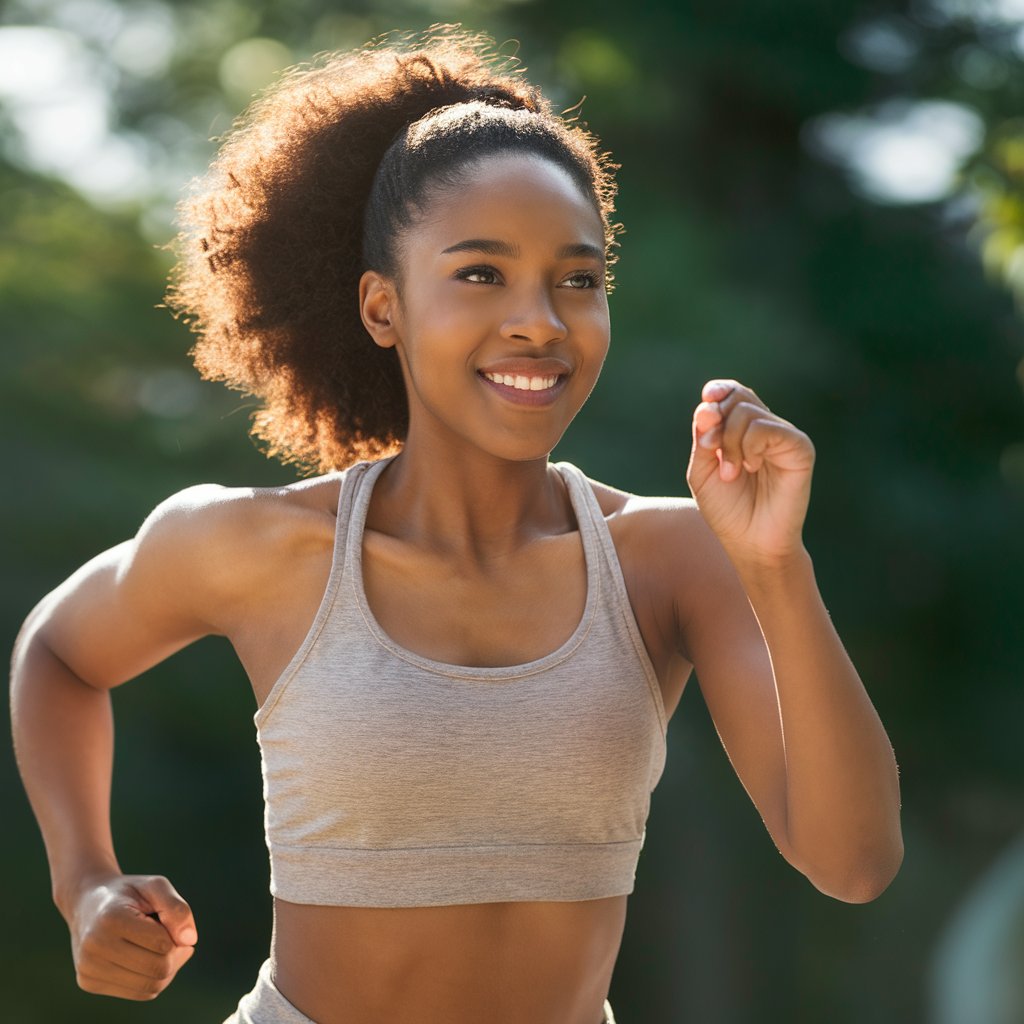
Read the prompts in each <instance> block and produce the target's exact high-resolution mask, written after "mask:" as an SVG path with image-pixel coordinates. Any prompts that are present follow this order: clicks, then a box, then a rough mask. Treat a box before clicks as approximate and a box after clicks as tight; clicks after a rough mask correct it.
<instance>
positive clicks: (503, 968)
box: [228, 477, 690, 1024]
mask: <svg viewBox="0 0 1024 1024" xmlns="http://www.w3.org/2000/svg"><path fill="white" fill-rule="evenodd" d="M594 489H595V494H596V496H597V498H598V502H599V504H600V506H601V509H602V511H603V513H604V515H605V517H606V521H607V522H608V526H609V529H610V532H611V536H612V539H613V542H614V543H615V547H616V551H617V554H618V557H619V562H620V565H621V568H622V572H623V576H624V579H625V582H626V588H627V592H628V594H629V598H630V603H631V606H632V608H633V610H634V614H635V616H636V619H637V624H638V626H639V628H640V632H641V635H642V637H643V639H644V642H645V645H646V647H647V652H648V654H649V655H650V658H651V661H652V663H653V665H654V667H655V670H656V672H657V675H658V679H659V683H660V686H661V690H662V697H663V702H664V705H665V708H666V712H667V713H668V714H671V713H672V712H673V711H674V709H675V707H676V705H677V704H678V702H679V698H680V696H681V694H682V690H683V687H684V685H685V682H686V679H687V678H688V676H689V673H690V665H689V663H688V662H687V661H686V660H685V658H683V657H682V656H681V655H680V654H679V653H678V652H677V651H676V649H675V644H674V635H675V631H674V629H673V628H672V626H671V624H670V623H669V622H668V621H666V618H665V616H666V609H671V600H666V599H664V598H666V597H667V595H663V594H659V593H657V589H658V587H659V586H660V583H659V578H658V574H657V573H652V572H651V571H650V570H651V563H650V558H651V555H652V553H651V551H650V546H651V545H650V543H649V539H648V538H647V537H645V535H644V531H643V530H642V529H640V525H642V524H640V518H641V517H640V516H639V515H634V514H632V513H631V507H632V506H631V501H632V502H634V503H635V501H636V499H631V496H630V495H627V494H624V493H622V492H619V491H615V490H613V489H611V488H607V487H603V486H601V485H597V484H595V485H594ZM338 495H339V481H338V478H337V477H324V478H321V479H319V480H316V481H308V482H305V483H303V484H302V485H300V486H298V487H294V488H285V489H282V490H280V491H274V492H264V493H263V494H261V496H260V497H258V498H257V499H256V500H258V501H261V502H267V503H270V504H268V505H267V506H266V507H265V509H264V514H263V515H261V516H260V517H259V521H260V522H265V523H266V524H267V529H268V530H269V532H270V533H271V534H272V537H270V538H269V539H270V540H272V541H274V543H260V544H259V545H253V549H254V550H255V549H256V548H257V547H258V549H259V550H260V551H261V552H262V554H261V556H260V557H261V561H262V564H261V565H260V567H259V571H258V572H257V573H256V574H255V575H256V576H257V577H259V578H260V579H265V580H266V581H268V583H269V582H270V581H273V583H272V585H268V586H263V587H260V586H251V587H249V592H250V594H251V597H248V598H247V599H246V600H245V601H244V602H243V603H241V604H240V605H239V606H238V612H237V614H236V615H235V624H234V625H233V626H232V628H231V629H230V630H229V631H228V636H229V639H230V640H231V641H232V643H233V645H234V647H235V650H236V651H237V653H238V656H239V658H240V660H241V661H242V664H243V665H244V667H245V669H246V671H247V673H248V675H249V678H250V680H251V682H252V686H253V691H254V694H255V697H256V700H257V703H260V704H261V703H262V702H263V700H264V699H265V697H266V695H267V694H268V693H269V692H270V690H271V688H272V687H273V684H274V682H275V681H276V679H277V678H278V676H279V675H280V673H281V672H282V670H283V669H284V668H285V666H286V665H287V664H288V662H289V660H290V659H291V657H292V655H293V654H294V652H295V651H296V650H297V649H298V648H299V646H300V645H301V643H302V641H303V639H304V637H305V636H306V633H307V632H308V630H309V628H310V624H311V623H312V621H313V619H314V617H315V615H316V612H317V609H318V607H319V605H320V601H321V598H322V596H323V592H324V589H325V587H326V584H327V580H328V576H329V573H330V565H331V554H332V550H333V544H334V537H335V525H336V510H337V504H338ZM379 525H380V524H379V523H378V521H377V520H375V517H374V512H373V507H372V505H371V511H370V516H369V518H368V520H367V525H366V530H365V534H364V539H363V581H364V586H365V590H366V595H367V599H368V601H369V604H370V606H371V609H372V611H373V614H374V617H375V618H376V619H377V621H378V622H379V623H380V625H381V627H382V628H383V629H384V631H385V632H386V633H387V634H388V635H389V636H390V637H392V639H394V640H395V641H396V642H397V643H399V644H400V645H401V646H403V647H405V648H407V649H409V650H412V651H414V652H416V653H418V654H421V655H423V656H426V657H429V658H432V659H435V660H438V661H444V662H448V663H453V664H464V665H507V664H518V663H522V662H526V661H531V660H534V659H536V658H540V657H542V656H543V655H545V654H547V653H548V652H549V651H552V650H555V649H557V648H558V646H559V645H560V644H561V643H563V642H564V641H565V639H566V638H567V637H568V636H570V635H571V634H572V632H573V630H574V629H575V628H576V626H577V624H578V622H579V620H580V617H581V614H582V611H583V607H584V604H585V601H586V566H585V561H584V556H583V548H582V544H581V541H580V536H579V533H578V531H576V530H572V529H570V530H568V531H567V532H564V533H561V534H557V535H552V536H542V537H537V538H536V539H534V540H531V541H530V542H529V543H527V544H525V545H524V546H523V547H522V548H520V549H519V550H518V551H517V552H516V553H515V554H514V555H513V556H510V557H509V559H507V560H506V561H505V562H504V563H503V564H498V565H494V566H489V567H488V568H487V570H486V571H482V570H480V569H479V568H478V567H477V568H474V569H472V570H469V569H463V570H460V569H459V567H458V566H453V564H452V562H451V560H450V559H441V558H438V557H437V556H431V555H427V554H423V553H422V552H419V551H417V550H415V549H411V548H410V547H409V546H408V545H405V544H403V543H402V542H401V541H400V540H398V539H397V538H395V537H393V536H390V535H389V534H388V533H387V532H384V531H382V530H380V529H378V528H377V527H378V526H379ZM383 525H384V526H385V527H386V525H387V524H386V523H385V524H383ZM442 587H443V588H444V591H445V593H446V594H447V595H448V597H449V599H448V600H445V601H440V600H437V599H436V595H437V593H438V592H439V591H440V590H441V588H442ZM453 589H454V591H455V593H456V594H457V595H458V598H459V599H458V600H451V599H450V597H451V594H452V591H453ZM554 593H557V594H558V598H557V600H555V599H553V598H552V596H551V595H552V594H554ZM625 905H626V897H625V896H619V897H611V898H608V899H602V900H589V901H581V902H561V903H551V902H548V903H495V904H469V905H460V906H450V907H423V908H398V909H378V908H371V909H367V908H356V907H328V906H309V905H300V904H294V903H288V902H286V901H284V900H280V899H277V900H275V914H274V940H273V950H272V956H273V959H274V976H275V980H276V983H277V985H278V987H279V988H280V989H281V991H282V992H283V993H284V995H285V996H286V997H287V998H288V999H289V1000H290V1001H291V1002H292V1003H294V1004H295V1005H296V1006H297V1007H298V1008H299V1009H300V1010H301V1011H302V1012H303V1013H305V1014H306V1015H307V1016H309V1017H311V1018H312V1019H313V1020H315V1021H317V1022H318V1024H353V1022H356V1021H377V1020H387V1021H389V1024H422V1022H423V1021H426V1020H431V1021H432V1020H436V1021H441V1020H445V1021H448V1020H450V1021H452V1024H463V1022H465V1024H469V1022H470V1021H479V1020H484V1019H486V1020H488V1021H489V1022H491V1024H513V1022H519V1021H530V1022H531V1024H597V1022H598V1021H599V1020H600V1018H601V1006H602V1002H603V999H604V997H605V994H606V993H607V990H608V984H609V980H610V978H611V973H612V968H613V966H614V963H615V957H616V955H617V953H618V949H619V943H620V941H621V937H622V928H623V924H624V920H625Z"/></svg>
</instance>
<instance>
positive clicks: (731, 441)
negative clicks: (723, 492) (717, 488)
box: [719, 396, 765, 481]
mask: <svg viewBox="0 0 1024 1024" xmlns="http://www.w3.org/2000/svg"><path fill="white" fill-rule="evenodd" d="M730 397H732V396H730ZM764 413H765V409H764V407H763V406H761V405H754V404H752V403H750V402H742V401H741V402H736V403H735V404H733V406H732V408H731V409H729V412H728V415H727V416H726V419H725V423H724V424H723V425H722V438H721V443H720V446H719V447H720V448H721V450H722V464H721V468H720V470H719V475H720V476H721V478H722V479H723V480H725V481H730V480H736V479H738V478H739V476H740V473H741V467H742V466H743V458H744V449H743V439H744V435H745V434H746V431H747V429H748V427H749V426H750V424H751V423H752V422H753V421H754V420H756V419H760V418H762V417H763V416H764ZM744 468H749V467H744Z"/></svg>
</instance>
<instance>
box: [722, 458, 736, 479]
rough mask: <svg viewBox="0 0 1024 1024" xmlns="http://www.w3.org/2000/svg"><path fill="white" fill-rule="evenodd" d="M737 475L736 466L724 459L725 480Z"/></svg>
mask: <svg viewBox="0 0 1024 1024" xmlns="http://www.w3.org/2000/svg"><path fill="white" fill-rule="evenodd" d="M735 475H736V467H735V466H734V465H733V464H732V463H731V462H728V461H727V460H726V459H722V469H721V477H722V479H723V480H731V479H732V478H733V477H734V476H735Z"/></svg>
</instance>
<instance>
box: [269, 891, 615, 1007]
mask: <svg viewBox="0 0 1024 1024" xmlns="http://www.w3.org/2000/svg"><path fill="white" fill-rule="evenodd" d="M625 917H626V897H625V896H612V897H609V898H607V899H600V900H583V901H578V902H545V903H540V902H536V903H476V904H465V905H460V906H447V907H401V908H394V909H392V908H377V907H328V906H309V905H303V904H297V903H289V902H287V901H285V900H281V899H276V900H275V901H274V938H273V948H272V957H273V962H274V980H275V983H276V985H277V987H278V988H279V989H280V990H281V993H282V994H283V995H284V996H285V998H286V999H288V1001H289V1002H291V1003H292V1004H293V1005H294V1006H295V1007H297V1008H298V1009H299V1010H301V1011H302V1013H304V1014H305V1015H306V1016H307V1017H310V1018H312V1019H313V1020H314V1021H316V1024H441V1022H443V1024H481V1022H483V1021H486V1022H487V1024H599V1022H600V1021H601V1020H602V1019H603V1004H604V999H605V997H606V995H607V993H608V984H609V981H610V980H611V975H612V969H613V967H614V965H615V958H616V956H617V955H618V952H619V944H620V942H621V940H622V930H623V926H624V924H625Z"/></svg>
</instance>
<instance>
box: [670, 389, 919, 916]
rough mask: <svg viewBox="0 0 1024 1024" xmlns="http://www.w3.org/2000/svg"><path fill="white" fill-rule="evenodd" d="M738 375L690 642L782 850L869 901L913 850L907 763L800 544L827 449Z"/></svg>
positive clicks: (703, 425) (832, 884)
mask: <svg viewBox="0 0 1024 1024" xmlns="http://www.w3.org/2000/svg"><path fill="white" fill-rule="evenodd" d="M729 384H731V385H732V388H731V390H730V389H729V388H728V387H726V386H718V387H716V386H715V385H708V386H707V387H706V388H705V399H706V401H705V403H702V406H699V407H698V410H697V413H696V416H695V431H694V437H695V443H694V452H693V456H692V458H691V465H690V473H689V479H690V486H691V489H692V490H693V491H694V496H695V498H696V499H697V502H698V504H699V506H700V511H701V515H702V519H703V520H705V521H706V523H707V526H708V527H710V529H707V527H702V528H700V529H695V530H693V531H691V535H692V536H693V537H694V539H695V542H696V543H697V544H699V546H700V548H701V558H700V561H701V564H702V565H703V566H704V569H703V573H704V578H703V581H702V586H701V587H700V588H699V589H700V596H699V599H698V600H696V601H691V604H690V606H689V607H688V609H687V612H688V616H687V621H685V622H680V637H681V641H682V642H683V643H684V644H685V646H686V648H687V650H688V653H689V655H690V657H691V658H692V660H693V662H694V664H695V667H696V669H697V675H698V678H699V680H700V684H701V690H702V692H703V693H704V696H705V699H706V701H707V703H708V708H709V711H710V712H711V715H712V718H713V719H714V721H715V725H716V728H717V729H718V731H719V734H720V736H721V738H722V741H723V744H724V745H725V747H726V749H727V751H728V753H729V756H730V759H731V760H732V762H733V765H734V767H735V768H736V771H737V774H738V775H739V777H740V779H741V780H742V782H743V784H744V786H745V787H746V788H747V791H748V793H749V794H750V795H751V798H752V799H753V801H754V803H755V804H756V805H757V807H758V809H759V810H760V811H761V814H762V816H763V818H764V820H765V824H766V825H767V827H768V829H769V831H770V832H771V834H772V836H773V838H774V839H775V841H776V844H777V845H778V847H779V849H780V851H782V853H783V855H784V856H785V857H786V858H787V859H788V860H789V861H790V863H792V864H793V865H794V866H795V867H797V868H798V869H799V870H800V871H802V872H803V873H804V874H805V875H807V877H808V878H809V879H810V880H811V882H812V883H813V884H814V885H815V886H816V887H817V888H818V889H820V890H821V891H822V892H825V893H827V894H828V895H830V896H834V897H836V898H837V899H841V900H845V901H847V902H854V903H859V902H864V901H866V900H870V899H873V898H874V897H875V896H877V895H878V894H879V893H880V892H882V891H883V890H884V889H885V888H886V886H887V885H888V884H889V882H890V881H891V880H892V878H893V877H894V876H895V874H896V872H897V870H898V869H899V866H900V863H901V861H902V857H903V843H902V836H901V831H900V817H899V809H900V798H899V781H898V773H897V767H896V761H895V758H894V755H893V751H892V746H891V745H890V743H889V739H888V736H887V735H886V732H885V729H884V728H883V726H882V723H881V721H880V720H879V717H878V715H877V713H876V712H875V709H874V707H873V705H872V703H871V700H870V699H869V697H868V695H867V692H866V691H865V689H864V686H863V684H862V682H861V680H860V677H859V676H858V674H857V671H856V669H855V668H854V666H853V664H852V662H851V661H850V659H849V657H848V656H847V653H846V651H845V649H844V648H843V645H842V643H841V641H840V639H839V637H838V635H837V634H836V631H835V629H834V627H833V625H832V622H831V620H830V618H829V616H828V612H827V611H826V609H825V605H824V603H823V602H822V599H821V596H820V594H819V592H818V588H817V585H816V583H815V580H814V573H813V568H812V566H811V560H810V558H809V556H808V555H807V552H806V550H805V549H804V547H803V544H802V541H801V540H800V532H801V527H802V523H803V517H804V514H805V511H806V503H807V499H808V496H809V491H810V470H811V466H812V465H813V460H814V449H813V446H811V444H810V441H809V440H808V439H807V438H806V436H805V435H803V434H802V433H801V432H800V431H798V430H797V429H796V428H795V427H793V426H792V425H791V424H788V423H786V422H785V421H784V420H780V419H779V418H778V417H776V416H774V415H773V414H772V413H770V412H769V411H768V410H767V409H766V408H765V407H764V405H763V403H761V402H760V400H759V399H757V397H756V395H754V394H753V392H751V391H749V389H747V388H744V387H743V386H742V385H738V384H736V383H735V382H729ZM719 396H721V397H719ZM705 434H706V435H708V440H706V441H705V443H704V444H701V443H700V438H701V437H703V436H704V435H705ZM726 462H731V463H732V467H731V468H730V467H726V466H724V463H726Z"/></svg>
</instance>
